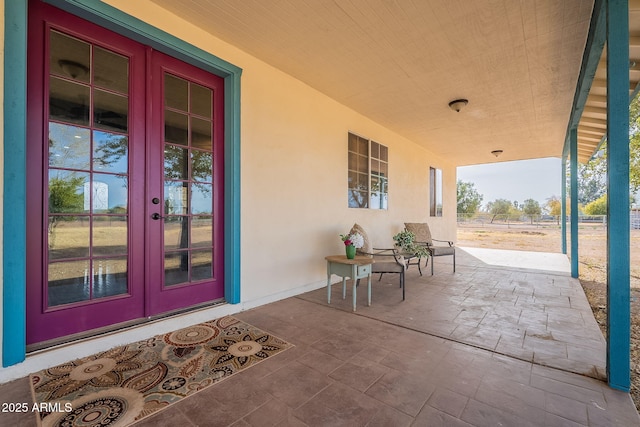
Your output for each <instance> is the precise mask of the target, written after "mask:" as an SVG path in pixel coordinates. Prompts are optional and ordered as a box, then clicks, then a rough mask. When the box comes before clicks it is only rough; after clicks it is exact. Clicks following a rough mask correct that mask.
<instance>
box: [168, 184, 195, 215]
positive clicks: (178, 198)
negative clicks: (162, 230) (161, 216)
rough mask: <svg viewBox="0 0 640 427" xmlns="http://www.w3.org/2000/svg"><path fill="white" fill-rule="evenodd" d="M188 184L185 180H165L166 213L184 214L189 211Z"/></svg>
mask: <svg viewBox="0 0 640 427" xmlns="http://www.w3.org/2000/svg"><path fill="white" fill-rule="evenodd" d="M187 185H188V184H186V183H184V182H175V181H165V183H164V213H165V214H176V215H183V214H186V213H187V208H188V204H187V200H188V192H187V190H188V188H189V187H187Z"/></svg>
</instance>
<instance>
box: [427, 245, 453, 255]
mask: <svg viewBox="0 0 640 427" xmlns="http://www.w3.org/2000/svg"><path fill="white" fill-rule="evenodd" d="M429 250H430V251H431V255H432V256H442V255H453V254H454V253H455V252H456V248H454V247H451V246H429Z"/></svg>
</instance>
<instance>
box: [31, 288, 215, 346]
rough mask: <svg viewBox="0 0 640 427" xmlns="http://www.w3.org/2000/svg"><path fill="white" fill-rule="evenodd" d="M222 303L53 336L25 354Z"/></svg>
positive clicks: (102, 335) (36, 344)
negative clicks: (58, 336)
mask: <svg viewBox="0 0 640 427" xmlns="http://www.w3.org/2000/svg"><path fill="white" fill-rule="evenodd" d="M223 304H226V301H225V300H224V299H220V300H216V301H210V302H206V303H202V304H198V305H194V306H191V307H188V308H181V309H177V310H172V311H169V312H166V313H162V314H157V315H155V316H149V317H145V318H141V319H134V320H129V321H126V322H122V323H117V324H115V325H109V326H104V327H102V328H96V329H92V330H90V331H86V332H79V333H77V334H72V335H67V336H64V337H60V338H54V339H51V340H47V341H42V342H39V343H35V344H28V345H27V348H26V352H27V355H33V354H38V353H39V352H41V351H44V350H51V349H52V348H56V347H59V348H61V347H65V346H67V345H72V344H77V343H78V342H81V341H83V340H86V339H89V338H91V339H93V338H101V337H105V336H107V335H112V334H116V333H118V332H121V331H123V330H128V329H131V328H134V327H136V326H141V325H148V324H151V323H153V322H156V321H159V320H165V319H168V318H171V317H177V316H181V315H183V314H187V313H194V312H196V311H199V310H202V309H208V308H211V307H216V306H219V305H223Z"/></svg>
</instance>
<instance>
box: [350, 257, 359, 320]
mask: <svg viewBox="0 0 640 427" xmlns="http://www.w3.org/2000/svg"><path fill="white" fill-rule="evenodd" d="M351 270H352V271H351V278H352V280H353V311H356V294H357V291H356V286H357V283H358V279H356V277H358V266H357V265H355V264H354V265H353V266H352V267H351Z"/></svg>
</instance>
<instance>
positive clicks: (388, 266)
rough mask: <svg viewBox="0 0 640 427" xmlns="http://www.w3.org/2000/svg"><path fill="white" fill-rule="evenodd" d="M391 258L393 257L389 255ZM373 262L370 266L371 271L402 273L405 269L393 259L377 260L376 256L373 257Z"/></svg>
mask: <svg viewBox="0 0 640 427" xmlns="http://www.w3.org/2000/svg"><path fill="white" fill-rule="evenodd" d="M391 259H392V260H393V257H391ZM374 261H375V262H374V264H373V265H372V266H371V272H372V273H402V272H403V271H404V270H405V267H404V266H403V265H400V264H398V263H397V262H395V261H391V262H388V261H386V262H385V261H378V257H374Z"/></svg>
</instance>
